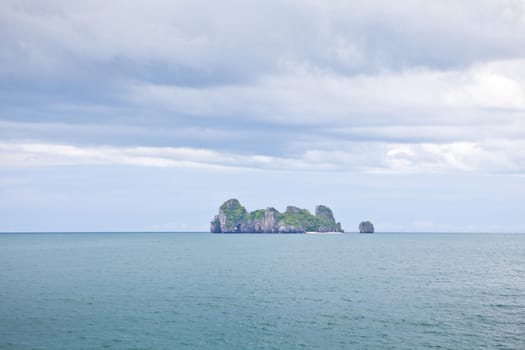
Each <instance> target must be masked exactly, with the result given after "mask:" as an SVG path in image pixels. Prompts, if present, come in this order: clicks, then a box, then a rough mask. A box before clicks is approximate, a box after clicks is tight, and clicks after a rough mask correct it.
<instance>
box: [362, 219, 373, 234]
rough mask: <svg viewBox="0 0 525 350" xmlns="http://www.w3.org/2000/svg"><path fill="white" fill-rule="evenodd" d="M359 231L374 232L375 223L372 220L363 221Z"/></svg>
mask: <svg viewBox="0 0 525 350" xmlns="http://www.w3.org/2000/svg"><path fill="white" fill-rule="evenodd" d="M359 233H374V224H372V223H371V222H370V221H363V222H361V223H360V224H359Z"/></svg>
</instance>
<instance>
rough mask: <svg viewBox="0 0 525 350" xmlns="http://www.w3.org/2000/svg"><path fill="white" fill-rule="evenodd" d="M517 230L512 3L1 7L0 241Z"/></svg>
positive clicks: (521, 194) (522, 86) (522, 134)
mask: <svg viewBox="0 0 525 350" xmlns="http://www.w3.org/2000/svg"><path fill="white" fill-rule="evenodd" d="M230 197H237V198H238V199H239V200H241V202H242V203H243V204H245V205H246V206H247V209H248V210H253V209H257V208H260V207H267V206H275V207H276V208H277V209H279V210H284V208H285V206H286V205H288V204H293V205H297V206H301V207H306V208H308V209H310V210H313V209H314V206H315V205H316V204H326V205H329V206H331V207H332V209H333V210H334V214H335V216H336V218H337V219H338V220H340V221H341V222H342V225H343V227H344V228H345V229H346V230H347V231H355V230H357V225H358V224H359V222H360V221H361V220H364V219H368V220H371V221H373V222H374V224H375V225H376V228H377V229H378V230H379V231H452V232H453V231H490V232H525V215H523V213H524V212H525V200H524V198H525V1H523V0H480V1H470V0H468V1H467V0H465V1H462V0H441V1H432V2H430V1H415V0H400V1H396V2H392V1H387V0H374V1H335V0H334V1H332V0H323V1H319V0H318V1H309V0H301V1H292V0H288V1H249V0H248V1H246V0H244V1H178V0H170V1H147V2H145V1H130V0H126V1H124V0H122V1H107V0H106V1H102V0H100V1H66V0H46V1H24V0H4V1H2V2H1V3H0V231H53V230H57V231H90V230H133V231H141V230H167V231H169V230H178V231H180V230H197V231H202V230H207V229H208V227H209V221H210V219H211V218H212V216H213V215H214V214H215V212H216V211H217V207H218V206H219V205H220V204H221V203H222V202H223V201H224V200H226V199H228V198H230Z"/></svg>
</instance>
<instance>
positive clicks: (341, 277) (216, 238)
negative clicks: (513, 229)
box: [0, 233, 525, 350]
mask: <svg viewBox="0 0 525 350" xmlns="http://www.w3.org/2000/svg"><path fill="white" fill-rule="evenodd" d="M0 349H53V350H59V349H68V350H71V349H137V350H138V349H250V350H256V349H454V350H457V349H525V234H460V233H454V234H453V233H432V234H428V233H421V234H417V233H375V234H369V235H366V234H356V233H353V234H350V233H349V234H343V235H304V234H292V235H277V234H230V235H228V234H209V233H71V234H68V233H31V234H22V233H17V234H0Z"/></svg>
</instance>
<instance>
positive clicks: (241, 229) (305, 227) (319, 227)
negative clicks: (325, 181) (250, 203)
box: [210, 199, 344, 233]
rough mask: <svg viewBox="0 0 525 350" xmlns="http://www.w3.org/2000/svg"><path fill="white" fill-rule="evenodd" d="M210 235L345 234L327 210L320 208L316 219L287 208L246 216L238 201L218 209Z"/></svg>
mask: <svg viewBox="0 0 525 350" xmlns="http://www.w3.org/2000/svg"><path fill="white" fill-rule="evenodd" d="M210 231H211V232H213V233H304V232H306V231H313V232H344V231H343V229H342V228H341V224H340V223H336V222H335V219H334V215H333V213H332V210H330V208H328V207H326V206H324V205H319V206H317V207H316V208H315V215H312V214H311V213H310V212H309V211H308V210H306V209H301V208H298V207H293V206H289V207H287V208H286V211H285V212H284V213H280V212H279V211H278V210H276V209H275V208H266V209H259V210H255V211H252V212H248V211H247V210H246V209H245V208H244V207H243V206H242V205H241V203H239V201H238V200H237V199H230V200H227V201H226V202H224V203H223V204H222V205H221V206H220V207H219V214H218V215H216V216H215V217H214V218H213V220H212V221H211V223H210Z"/></svg>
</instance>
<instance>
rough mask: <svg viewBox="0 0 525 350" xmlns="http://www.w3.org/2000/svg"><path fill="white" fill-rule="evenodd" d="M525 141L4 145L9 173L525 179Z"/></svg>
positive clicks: (1, 154) (1, 155)
mask: <svg viewBox="0 0 525 350" xmlns="http://www.w3.org/2000/svg"><path fill="white" fill-rule="evenodd" d="M523 147H525V142H523V141H515V142H508V141H492V142H488V143H486V144H483V145H482V144H476V143H450V144H429V143H423V144H399V143H398V144H387V143H357V144H355V143H347V144H346V148H344V149H339V150H328V149H324V150H323V149H314V148H312V149H307V150H304V151H303V152H301V153H298V154H297V155H295V156H289V157H276V156H268V155H261V154H251V155H245V154H235V153H227V152H218V151H214V150H209V149H195V148H173V147H120V148H118V147H107V146H106V147H80V146H71V145H56V144H6V143H4V144H0V164H1V165H0V166H1V167H4V168H13V167H34V166H59V165H80V164H84V165H86V164H89V165H134V166H143V167H181V168H202V169H211V170H213V169H215V170H221V169H222V170H226V169H269V170H306V171H353V172H363V173H367V172H370V173H389V172H390V173H429V172H430V173H433V172H465V171H467V172H472V171H477V172H485V173H524V172H525V156H523V155H522V153H521V152H519V150H520V149H523Z"/></svg>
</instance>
